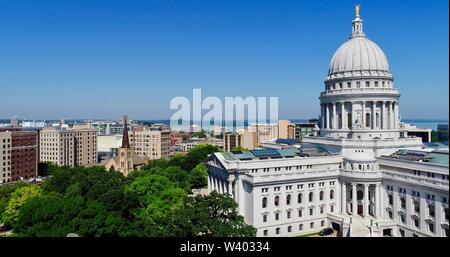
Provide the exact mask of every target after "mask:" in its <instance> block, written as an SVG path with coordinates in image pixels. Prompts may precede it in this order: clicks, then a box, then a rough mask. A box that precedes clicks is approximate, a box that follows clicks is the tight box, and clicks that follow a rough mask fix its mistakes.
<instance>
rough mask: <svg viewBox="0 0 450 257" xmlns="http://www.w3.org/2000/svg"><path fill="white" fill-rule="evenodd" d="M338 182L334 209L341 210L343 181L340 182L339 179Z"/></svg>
mask: <svg viewBox="0 0 450 257" xmlns="http://www.w3.org/2000/svg"><path fill="white" fill-rule="evenodd" d="M336 182H337V183H336V192H334V199H335V201H334V202H335V204H334V211H335V212H339V209H340V208H341V197H340V196H341V183H339V181H336Z"/></svg>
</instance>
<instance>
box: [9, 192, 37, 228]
mask: <svg viewBox="0 0 450 257" xmlns="http://www.w3.org/2000/svg"><path fill="white" fill-rule="evenodd" d="M41 194H42V189H41V188H40V187H38V186H34V185H29V186H24V187H19V188H17V189H16V190H15V191H14V192H13V193H12V194H11V199H10V200H9V202H8V205H7V206H6V208H5V211H4V212H3V218H2V220H3V221H4V222H5V224H7V225H12V224H13V223H14V222H15V221H16V220H17V217H18V215H19V209H20V207H22V205H24V204H25V203H26V202H27V201H28V200H29V199H30V198H32V197H35V196H39V195H41Z"/></svg>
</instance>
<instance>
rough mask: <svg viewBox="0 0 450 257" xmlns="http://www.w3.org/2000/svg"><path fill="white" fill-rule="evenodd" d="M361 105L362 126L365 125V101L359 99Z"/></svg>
mask: <svg viewBox="0 0 450 257" xmlns="http://www.w3.org/2000/svg"><path fill="white" fill-rule="evenodd" d="M361 107H362V115H361V116H362V125H363V128H365V127H366V102H365V101H361Z"/></svg>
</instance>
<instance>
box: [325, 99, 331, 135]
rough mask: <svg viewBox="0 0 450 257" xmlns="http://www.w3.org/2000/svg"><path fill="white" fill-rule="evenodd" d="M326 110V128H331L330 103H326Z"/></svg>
mask: <svg viewBox="0 0 450 257" xmlns="http://www.w3.org/2000/svg"><path fill="white" fill-rule="evenodd" d="M325 111H326V116H325V128H326V129H329V128H330V110H329V107H328V104H325Z"/></svg>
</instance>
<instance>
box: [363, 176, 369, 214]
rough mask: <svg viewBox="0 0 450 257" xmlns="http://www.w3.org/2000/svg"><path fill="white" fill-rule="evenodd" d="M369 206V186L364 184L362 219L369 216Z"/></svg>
mask: <svg viewBox="0 0 450 257" xmlns="http://www.w3.org/2000/svg"><path fill="white" fill-rule="evenodd" d="M369 205H370V200H369V185H368V184H364V206H363V211H364V217H368V216H369Z"/></svg>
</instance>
